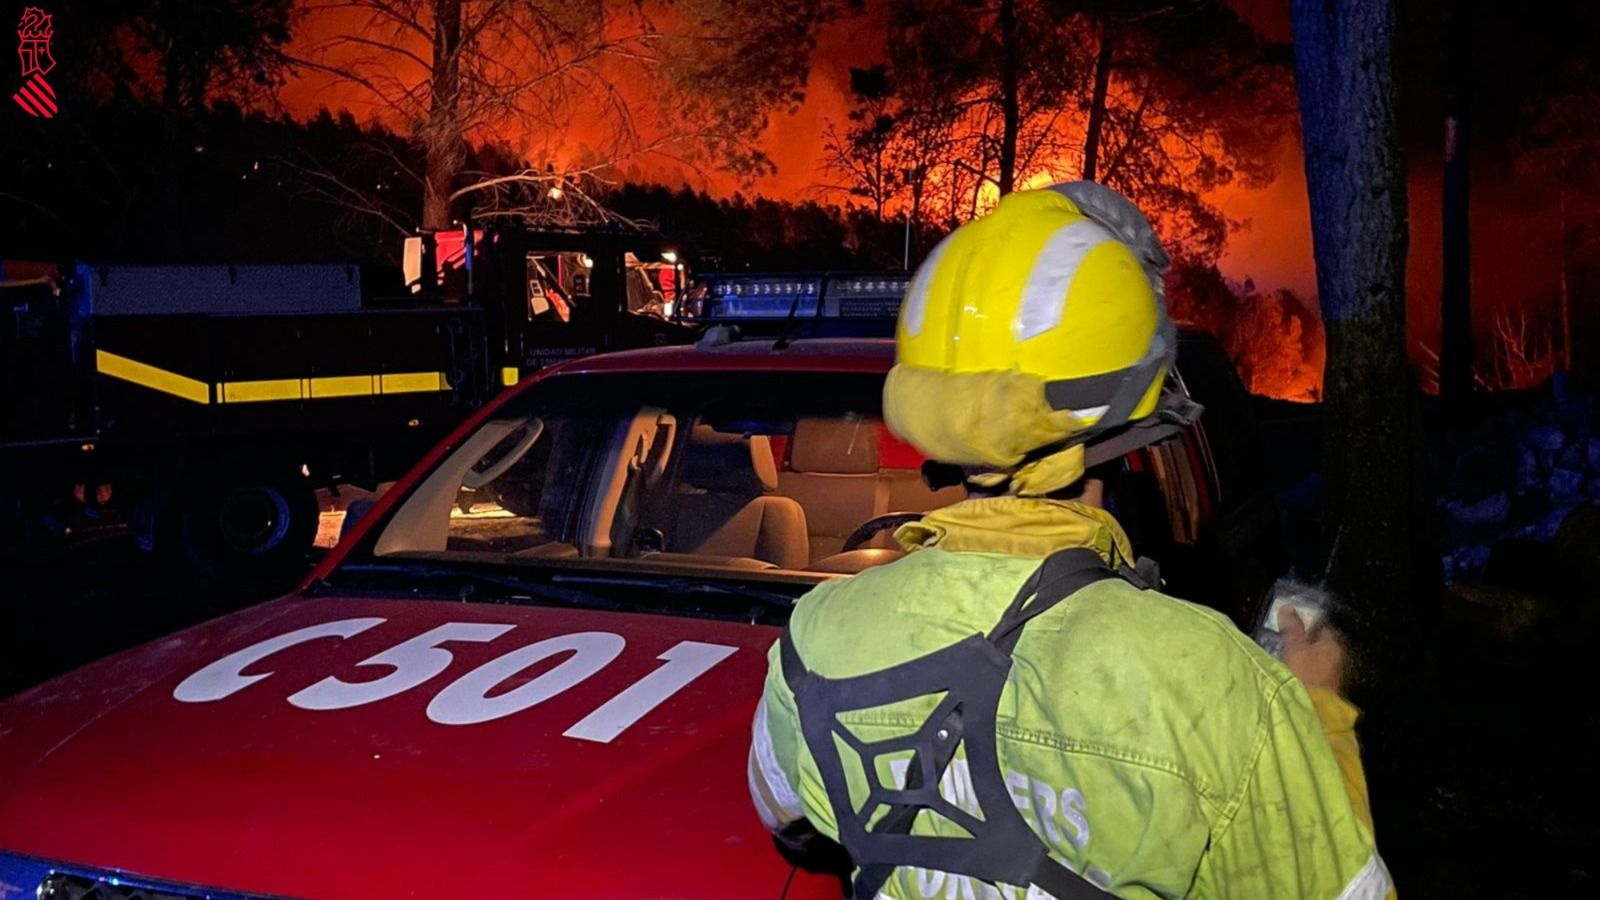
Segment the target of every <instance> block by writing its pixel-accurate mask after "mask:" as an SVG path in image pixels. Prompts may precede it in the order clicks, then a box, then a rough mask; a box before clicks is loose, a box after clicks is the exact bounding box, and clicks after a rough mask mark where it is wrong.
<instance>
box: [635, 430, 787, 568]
mask: <svg viewBox="0 0 1600 900" xmlns="http://www.w3.org/2000/svg"><path fill="white" fill-rule="evenodd" d="M684 454H685V455H684V460H683V468H682V470H681V471H682V474H681V476H680V479H679V484H678V491H677V493H676V494H675V495H674V497H673V499H674V500H675V501H676V502H675V503H674V509H673V510H672V511H671V519H672V528H671V529H670V531H669V532H668V534H667V546H666V549H667V550H668V551H670V552H673V553H694V554H698V555H701V556H730V557H749V558H752V559H759V560H764V561H766V562H769V563H772V564H774V565H777V566H781V567H782V568H785V569H801V568H805V565H806V563H807V562H808V561H809V560H808V552H807V545H806V513H805V509H804V508H802V507H801V505H800V504H799V503H797V502H795V501H794V500H792V499H790V498H788V497H777V496H770V495H771V494H772V492H773V491H774V490H776V489H777V487H778V466H777V463H776V462H775V461H774V460H773V458H772V443H771V441H769V440H768V439H767V438H766V437H765V436H764V435H755V436H752V437H744V436H742V435H737V434H722V433H720V432H717V431H713V430H712V429H711V428H710V427H709V426H705V425H700V426H697V427H696V428H695V429H694V431H693V432H691V433H690V435H689V444H688V446H687V447H686V448H685V451H684Z"/></svg>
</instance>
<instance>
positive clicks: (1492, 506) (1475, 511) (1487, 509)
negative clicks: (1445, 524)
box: [1445, 491, 1511, 525]
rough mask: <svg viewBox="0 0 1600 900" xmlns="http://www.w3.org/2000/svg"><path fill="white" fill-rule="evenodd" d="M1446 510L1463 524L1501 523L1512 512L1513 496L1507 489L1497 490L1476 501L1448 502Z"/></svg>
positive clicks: (1452, 517) (1451, 516)
mask: <svg viewBox="0 0 1600 900" xmlns="http://www.w3.org/2000/svg"><path fill="white" fill-rule="evenodd" d="M1445 511H1446V513H1447V514H1448V515H1449V516H1450V518H1451V519H1454V520H1455V521H1457V522H1460V523H1461V524H1463V525H1489V524H1500V523H1503V522H1505V520H1506V517H1507V516H1509V515H1510V514H1511V498H1510V497H1508V496H1506V492H1505V491H1496V492H1495V493H1493V494H1490V495H1489V496H1487V497H1484V498H1483V499H1482V500H1479V501H1477V502H1475V503H1461V502H1454V503H1447V504H1446V505H1445Z"/></svg>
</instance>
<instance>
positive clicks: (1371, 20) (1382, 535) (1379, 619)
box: [1291, 0, 1440, 871]
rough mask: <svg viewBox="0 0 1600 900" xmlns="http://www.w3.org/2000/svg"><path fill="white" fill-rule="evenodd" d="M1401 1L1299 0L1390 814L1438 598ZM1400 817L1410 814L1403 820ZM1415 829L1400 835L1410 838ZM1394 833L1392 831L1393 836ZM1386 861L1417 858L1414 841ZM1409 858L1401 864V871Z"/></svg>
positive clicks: (1311, 180) (1312, 162) (1337, 452)
mask: <svg viewBox="0 0 1600 900" xmlns="http://www.w3.org/2000/svg"><path fill="white" fill-rule="evenodd" d="M1395 3H1396V0H1345V2H1341V3H1329V2H1327V0H1293V5H1292V7H1291V11H1292V16H1293V31H1294V53H1295V85H1296V88H1297V90H1298V93H1299V96H1300V119H1301V125H1302V127H1303V129H1304V136H1305V141H1304V143H1305V155H1306V186H1307V189H1308V194H1309V195H1310V200H1311V236H1312V247H1313V254H1314V257H1315V260H1316V267H1317V291H1318V294H1319V298H1320V302H1321V307H1322V317H1323V321H1324V323H1325V324H1326V334H1327V360H1326V362H1325V364H1324V379H1323V380H1324V395H1323V396H1324V398H1325V399H1324V402H1323V435H1324V437H1323V460H1322V465H1323V476H1324V482H1323V483H1324V488H1323V496H1322V521H1323V526H1324V538H1325V540H1326V546H1327V555H1328V563H1327V569H1326V571H1327V581H1328V584H1329V586H1330V587H1331V588H1332V589H1333V591H1334V592H1335V593H1336V595H1338V596H1339V597H1341V598H1342V599H1343V601H1344V602H1343V603H1341V604H1340V607H1339V608H1338V609H1336V610H1334V611H1332V612H1330V615H1329V620H1330V622H1331V623H1332V624H1333V625H1335V626H1336V627H1337V628H1339V630H1341V631H1342V632H1343V633H1344V634H1345V636H1346V640H1347V644H1348V646H1349V648H1350V659H1351V663H1352V673H1351V674H1352V675H1353V676H1354V677H1353V680H1352V682H1351V683H1350V684H1349V693H1350V694H1351V696H1352V699H1354V700H1355V701H1356V702H1357V704H1358V705H1360V706H1362V707H1363V709H1364V710H1365V712H1366V716H1365V718H1364V719H1363V721H1364V722H1365V723H1366V724H1365V725H1364V726H1363V734H1362V740H1363V743H1364V744H1365V745H1366V751H1367V752H1366V755H1367V757H1368V760H1367V762H1368V773H1369V784H1370V785H1371V789H1372V793H1371V797H1372V806H1373V811H1374V814H1375V815H1376V816H1377V818H1378V820H1379V821H1380V822H1381V821H1384V820H1385V816H1386V815H1392V816H1396V817H1398V816H1402V815H1404V812H1405V811H1406V810H1411V809H1415V808H1417V807H1418V806H1419V804H1416V803H1412V804H1403V803H1400V802H1397V796H1398V795H1400V794H1401V793H1402V792H1405V791H1407V790H1408V789H1410V788H1411V786H1412V785H1413V784H1414V783H1415V777H1414V770H1415V768H1416V766H1417V765H1420V764H1421V760H1420V759H1419V758H1418V757H1417V753H1418V751H1417V749H1416V747H1417V740H1418V739H1417V736H1416V732H1415V729H1414V728H1412V729H1410V730H1408V729H1407V725H1406V723H1407V722H1408V721H1414V717H1415V710H1416V705H1417V704H1418V703H1421V702H1424V701H1423V700H1422V697H1421V693H1420V690H1419V689H1418V685H1420V684H1422V681H1423V679H1422V678H1421V677H1420V673H1421V671H1422V670H1421V661H1422V660H1423V659H1425V658H1426V652H1427V651H1426V648H1425V646H1424V641H1425V635H1424V632H1423V630H1422V628H1421V627H1420V623H1421V622H1422V621H1423V620H1424V618H1425V617H1426V616H1428V615H1429V614H1430V613H1431V612H1432V610H1433V609H1434V608H1435V606H1436V605H1437V603H1438V593H1439V583H1440V571H1439V562H1438V556H1437V550H1436V548H1435V547H1434V546H1433V542H1432V541H1431V540H1430V537H1431V529H1430V528H1428V527H1427V526H1429V525H1430V523H1431V517H1430V514H1429V512H1428V510H1429V508H1430V506H1429V504H1428V499H1427V495H1426V488H1425V480H1424V465H1423V454H1422V448H1421V444H1422V441H1421V433H1420V431H1417V430H1414V429H1415V427H1416V424H1417V423H1418V421H1419V417H1418V416H1417V413H1416V410H1415V408H1414V407H1413V401H1414V397H1415V393H1414V391H1412V390H1411V388H1410V377H1411V376H1410V371H1409V366H1408V365H1407V361H1406V344H1405V258H1406V239H1407V234H1406V196H1405V189H1406V183H1405V173H1404V171H1403V167H1402V163H1401V156H1400V149H1399V140H1398V135H1397V133H1396V125H1395V85H1394V59H1393V56H1394V42H1395V24H1396V23H1395V19H1396V14H1395ZM1390 821H1395V819H1390ZM1408 824H1410V823H1409V822H1407V821H1400V822H1399V823H1398V824H1397V825H1395V826H1391V828H1390V830H1389V831H1388V833H1389V834H1391V835H1395V834H1399V835H1401V836H1402V837H1401V840H1403V839H1404V838H1403V836H1404V835H1405V834H1406V833H1407V831H1408V828H1407V825H1408ZM1383 830H1384V826H1382V825H1380V826H1379V831H1380V832H1382V831H1383ZM1386 846H1387V847H1388V849H1386V850H1385V852H1384V856H1385V858H1387V859H1389V860H1390V862H1391V864H1393V863H1395V862H1397V861H1401V860H1403V857H1404V852H1403V850H1402V851H1400V852H1395V851H1396V850H1398V849H1399V848H1400V841H1399V840H1391V841H1390V842H1389V843H1388V844H1387V845H1386ZM1401 868H1403V862H1401V865H1400V866H1396V867H1395V868H1394V869H1393V871H1400V869H1401Z"/></svg>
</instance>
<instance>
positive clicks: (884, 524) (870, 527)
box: [839, 512, 923, 553]
mask: <svg viewBox="0 0 1600 900" xmlns="http://www.w3.org/2000/svg"><path fill="white" fill-rule="evenodd" d="M922 516H923V514H922V513H915V512H892V513H884V514H883V515H881V516H873V517H872V518H870V519H868V520H866V521H865V522H862V523H861V524H860V525H857V526H856V530H855V531H852V532H850V536H849V537H847V538H845V539H844V546H843V547H841V548H839V552H840V553H847V552H849V551H851V550H854V549H856V548H857V547H860V546H861V545H862V544H865V543H866V542H867V541H870V540H872V537H873V535H876V534H877V533H878V532H880V531H889V530H891V529H894V528H899V527H900V526H901V525H904V524H906V523H907V522H915V521H917V520H918V519H921V518H922Z"/></svg>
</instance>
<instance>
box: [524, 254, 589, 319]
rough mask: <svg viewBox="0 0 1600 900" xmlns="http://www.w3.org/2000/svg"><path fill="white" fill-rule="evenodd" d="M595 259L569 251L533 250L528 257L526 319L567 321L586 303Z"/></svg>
mask: <svg viewBox="0 0 1600 900" xmlns="http://www.w3.org/2000/svg"><path fill="white" fill-rule="evenodd" d="M593 267H594V260H592V259H590V258H589V257H588V256H586V255H584V254H582V253H575V252H570V251H561V252H558V251H550V252H542V251H532V252H529V253H528V258H527V277H528V318H529V319H530V320H534V321H547V320H554V321H559V322H570V321H572V318H573V316H574V315H576V314H578V312H579V310H580V308H581V307H582V306H583V305H585V304H587V303H588V301H589V296H590V293H589V276H590V272H591V270H592V269H593Z"/></svg>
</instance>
